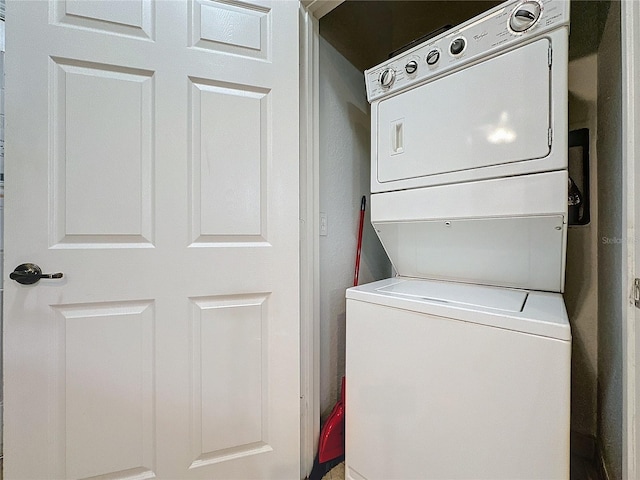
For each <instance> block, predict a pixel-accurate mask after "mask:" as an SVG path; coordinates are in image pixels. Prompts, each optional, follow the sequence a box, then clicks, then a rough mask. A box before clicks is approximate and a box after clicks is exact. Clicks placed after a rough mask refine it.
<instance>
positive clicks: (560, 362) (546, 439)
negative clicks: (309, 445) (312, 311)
mask: <svg viewBox="0 0 640 480" xmlns="http://www.w3.org/2000/svg"><path fill="white" fill-rule="evenodd" d="M346 344H347V358H346V362H347V382H346V415H345V418H346V422H347V424H346V478H348V479H351V480H363V479H366V480H376V479H377V480H390V479H402V480H411V479H416V480H417V479H422V480H427V479H432V480H436V479H437V480H445V479H454V478H455V479H474V480H480V479H483V480H516V479H522V480H524V479H526V480H531V479H544V480H552V479H568V478H569V418H570V417H569V405H570V387H569V385H570V358H571V332H570V328H569V323H568V319H567V314H566V311H565V307H564V302H563V300H562V296H561V295H559V294H555V293H542V292H531V291H523V290H511V289H504V288H496V287H485V286H480V285H464V284H455V283H447V282H441V281H430V280H407V279H388V280H382V281H380V282H376V283H372V284H368V285H364V286H361V287H357V288H351V289H349V290H348V291H347V340H346Z"/></svg>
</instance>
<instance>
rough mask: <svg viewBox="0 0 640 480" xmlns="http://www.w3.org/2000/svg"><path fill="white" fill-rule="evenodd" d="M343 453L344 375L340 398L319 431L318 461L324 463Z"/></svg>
mask: <svg viewBox="0 0 640 480" xmlns="http://www.w3.org/2000/svg"><path fill="white" fill-rule="evenodd" d="M342 455H344V377H342V387H341V389H340V400H338V402H337V403H336V405H335V407H333V410H332V411H331V415H329V418H328V419H327V421H326V423H325V424H324V427H322V432H320V445H319V447H318V462H319V463H326V462H328V461H330V460H333V459H334V458H338V457H340V456H342Z"/></svg>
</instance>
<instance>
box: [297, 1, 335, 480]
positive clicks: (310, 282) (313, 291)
mask: <svg viewBox="0 0 640 480" xmlns="http://www.w3.org/2000/svg"><path fill="white" fill-rule="evenodd" d="M299 1H300V21H299V24H300V478H305V477H307V476H308V475H309V474H310V473H311V469H312V468H313V462H314V459H315V457H316V453H317V451H318V442H319V437H320V243H319V239H320V162H319V158H320V141H319V118H320V110H319V107H320V100H319V97H320V88H319V84H318V82H319V72H318V67H319V63H320V60H319V59H320V56H319V44H320V23H319V20H320V18H322V17H323V16H324V15H326V14H327V13H329V12H330V11H331V10H333V9H334V8H336V7H337V6H338V5H340V4H341V3H342V2H343V1H344V0H299Z"/></svg>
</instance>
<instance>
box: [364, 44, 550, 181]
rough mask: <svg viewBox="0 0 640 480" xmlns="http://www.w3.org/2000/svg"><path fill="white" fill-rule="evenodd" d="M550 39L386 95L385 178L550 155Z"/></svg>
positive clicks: (381, 155) (380, 134)
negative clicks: (405, 90) (404, 90)
mask: <svg viewBox="0 0 640 480" xmlns="http://www.w3.org/2000/svg"><path fill="white" fill-rule="evenodd" d="M549 46H550V43H549V41H548V40H547V39H542V40H538V41H537V42H534V43H532V44H528V45H526V46H524V47H521V48H518V49H516V50H513V51H511V52H508V53H505V54H503V55H500V56H498V57H495V58H493V59H490V60H487V61H484V62H482V63H479V64H477V65H474V66H471V67H469V68H466V69H463V70H461V71H458V72H456V73H453V74H451V75H447V76H445V77H442V78H440V79H437V80H435V81H432V82H430V83H427V84H424V85H422V86H420V87H417V88H415V89H413V90H409V91H407V92H404V93H401V94H399V95H395V96H392V97H389V98H386V99H384V100H382V101H381V102H380V103H379V107H378V117H377V172H376V175H377V180H378V182H380V183H385V182H393V181H396V180H404V179H411V178H420V177H432V176H436V175H439V174H444V173H450V172H459V171H463V170H474V169H478V168H482V167H487V166H492V165H501V164H507V163H514V162H522V161H526V160H530V159H538V158H543V157H545V156H547V155H548V154H549V151H550V144H549V128H550V106H551V105H550V70H549V60H548V59H549Z"/></svg>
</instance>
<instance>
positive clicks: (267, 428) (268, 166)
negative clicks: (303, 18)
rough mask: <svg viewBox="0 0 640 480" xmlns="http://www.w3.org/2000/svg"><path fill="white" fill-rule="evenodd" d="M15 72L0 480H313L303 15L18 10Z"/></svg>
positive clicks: (191, 7)
mask: <svg viewBox="0 0 640 480" xmlns="http://www.w3.org/2000/svg"><path fill="white" fill-rule="evenodd" d="M6 70H7V79H6V95H7V113H6V117H7V132H6V138H7V148H6V169H7V172H6V178H7V182H6V208H5V212H6V232H7V236H6V264H5V274H6V277H7V278H5V285H6V286H5V302H4V305H5V312H4V329H5V339H4V341H5V357H4V361H5V364H4V365H5V367H4V368H5V370H4V375H5V418H4V421H5V431H4V433H5V439H4V466H5V478H9V479H14V478H24V479H44V478H50V479H63V478H87V477H100V478H109V479H116V478H117V479H124V478H136V479H144V478H152V477H157V478H163V479H192V478H193V479H196V478H198V479H200V478H220V479H253V478H256V479H257V478H261V479H267V478H269V479H294V478H298V477H299V472H300V469H299V458H300V457H299V439H300V437H299V422H300V418H299V306H298V304H299V299H298V298H299V295H298V292H299V273H298V272H299V259H298V252H299V246H298V228H299V226H298V182H299V179H298V2H295V1H277V0H276V1H257V0H256V1H254V0H246V1H245V0H243V1H235V0H224V1H223V0H220V1H214V0H195V1H193V2H182V1H169V0H166V1H158V2H153V1H151V0H137V1H133V0H132V1H105V0H101V1H77V0H66V1H65V0H51V1H49V2H45V1H29V2H26V1H14V2H9V4H8V7H7V64H6ZM23 263H34V264H37V265H39V266H40V267H41V268H42V270H43V271H44V272H45V273H55V272H62V273H64V277H63V278H61V279H42V280H40V281H39V282H38V283H35V284H33V285H21V284H19V283H17V282H16V281H12V280H9V279H8V274H9V273H10V272H11V271H13V270H14V268H15V267H16V266H18V265H20V264H23Z"/></svg>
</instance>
